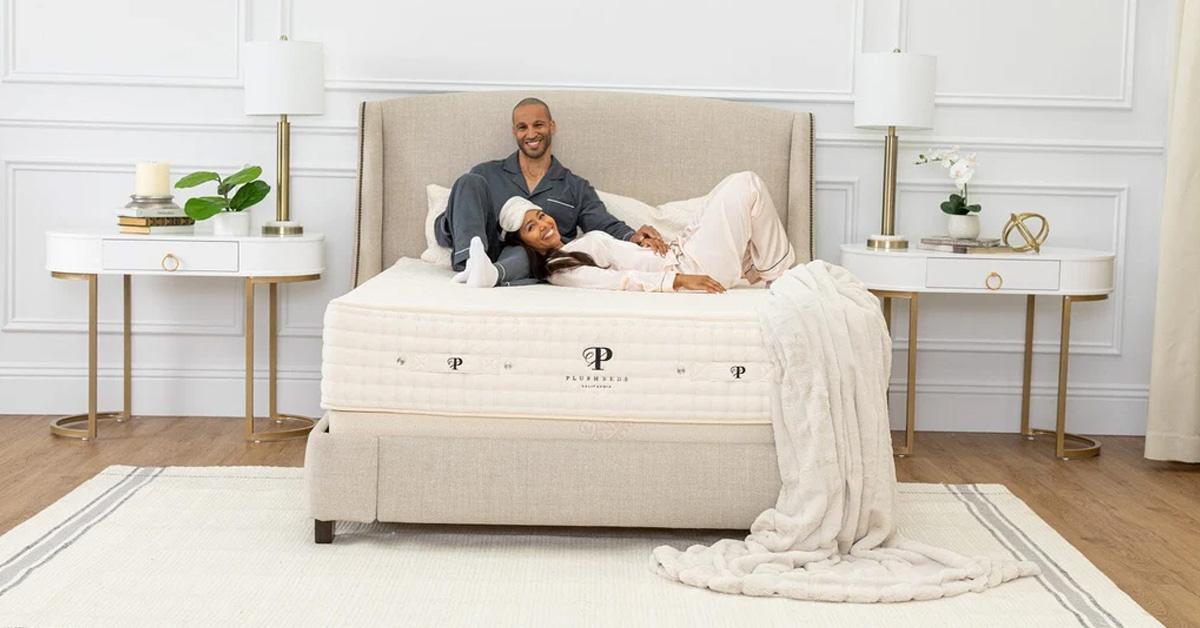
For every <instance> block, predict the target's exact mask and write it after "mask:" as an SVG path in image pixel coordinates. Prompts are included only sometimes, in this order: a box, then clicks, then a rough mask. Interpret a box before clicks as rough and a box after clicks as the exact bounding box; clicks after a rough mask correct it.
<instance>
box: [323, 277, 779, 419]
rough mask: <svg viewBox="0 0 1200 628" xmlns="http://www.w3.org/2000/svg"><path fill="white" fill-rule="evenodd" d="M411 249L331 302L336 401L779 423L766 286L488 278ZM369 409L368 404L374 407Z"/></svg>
mask: <svg viewBox="0 0 1200 628" xmlns="http://www.w3.org/2000/svg"><path fill="white" fill-rule="evenodd" d="M450 275H451V273H450V271H448V270H444V269H440V268H437V267H435V266H432V265H430V264H427V263H425V262H422V261H419V260H413V259H402V260H400V261H399V262H397V263H396V264H395V265H394V266H392V267H391V268H389V269H387V270H385V271H384V272H382V273H380V274H379V275H377V276H375V277H373V278H372V279H370V280H369V281H367V282H366V283H365V284H363V285H362V286H359V287H358V288H356V289H355V290H353V291H352V292H350V293H349V294H347V295H345V296H342V297H340V298H338V299H335V300H334V301H332V302H331V303H330V304H329V307H328V309H326V311H325V332H324V350H323V361H322V367H321V373H322V378H321V403H322V407H323V408H325V409H326V410H329V411H331V414H341V415H345V414H346V413H347V412H366V413H377V414H378V413H393V414H396V413H399V414H405V415H430V416H438V417H480V418H498V419H506V418H507V419H554V420H562V421H570V420H580V421H589V420H599V419H603V420H605V421H608V422H612V421H629V422H647V423H700V424H707V425H745V424H756V425H769V423H770V407H769V405H768V404H769V399H770V397H769V395H768V392H769V391H770V390H771V389H772V387H773V386H775V382H776V381H777V377H776V374H775V372H774V369H773V368H772V367H771V365H770V360H769V358H768V354H767V350H766V348H765V347H764V345H763V340H762V335H761V332H760V330H759V325H758V319H757V314H756V313H755V309H756V307H757V306H758V305H759V304H760V303H761V302H762V300H763V299H764V298H765V297H766V291H764V290H757V289H744V290H731V291H729V292H727V293H725V294H720V295H711V294H690V293H689V294H656V293H635V292H614V291H601V290H582V289H574V288H564V287H557V286H550V285H544V284H543V285H535V286H523V287H506V288H496V289H491V290H479V289H473V288H468V287H465V286H462V285H459V284H454V283H451V282H450V280H449V277H450ZM364 416H366V415H364Z"/></svg>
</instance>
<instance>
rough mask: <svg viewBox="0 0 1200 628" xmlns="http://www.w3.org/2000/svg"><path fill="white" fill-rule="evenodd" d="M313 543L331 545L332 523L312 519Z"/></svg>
mask: <svg viewBox="0 0 1200 628" xmlns="http://www.w3.org/2000/svg"><path fill="white" fill-rule="evenodd" d="M313 541H314V542H316V543H332V542H333V522H332V521H321V520H320V519H313Z"/></svg>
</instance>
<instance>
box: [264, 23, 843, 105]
mask: <svg viewBox="0 0 1200 628" xmlns="http://www.w3.org/2000/svg"><path fill="white" fill-rule="evenodd" d="M850 2H851V3H852V19H851V20H850V23H849V24H848V25H847V26H846V27H847V28H848V29H849V31H850V37H849V39H850V45H849V46H848V49H847V51H846V54H847V57H848V59H847V60H848V64H847V65H848V66H849V72H848V76H847V77H846V87H845V88H844V89H772V88H749V87H730V86H724V85H719V84H718V85H711V84H709V85H682V86H681V85H679V84H672V83H664V84H643V83H619V82H603V83H596V82H571V81H554V82H538V81H528V82H527V81H520V82H505V81H478V80H468V81H464V80H415V79H404V78H387V77H329V76H326V78H325V88H326V89H328V90H330V91H339V92H363V93H376V92H386V93H394V94H398V95H399V94H406V93H411V94H420V93H430V92H472V91H487V90H529V91H538V90H560V89H568V90H601V91H622V92H647V93H655V94H675V95H680V96H700V97H705V98H725V99H730V100H751V101H758V102H828V103H853V102H854V68H855V61H856V57H857V55H858V53H859V52H861V51H862V49H863V30H864V26H865V24H864V8H863V3H864V0H850ZM287 5H288V6H287V9H286V10H285V14H286V18H285V19H286V24H287V27H286V30H287V32H289V33H294V32H296V28H295V24H296V23H297V22H298V21H302V16H300V17H298V16H297V13H298V11H296V10H295V8H294V7H293V6H292V5H294V2H291V0H287Z"/></svg>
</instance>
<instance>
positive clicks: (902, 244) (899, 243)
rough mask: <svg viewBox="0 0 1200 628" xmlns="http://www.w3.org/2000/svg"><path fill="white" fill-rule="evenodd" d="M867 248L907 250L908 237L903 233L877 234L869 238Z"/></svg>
mask: <svg viewBox="0 0 1200 628" xmlns="http://www.w3.org/2000/svg"><path fill="white" fill-rule="evenodd" d="M867 248H869V249H874V250H876V251H906V250H908V238H905V237H904V236H902V235H880V234H875V235H873V236H870V237H868V238H867Z"/></svg>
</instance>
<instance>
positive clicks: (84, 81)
mask: <svg viewBox="0 0 1200 628" xmlns="http://www.w3.org/2000/svg"><path fill="white" fill-rule="evenodd" d="M16 2H17V0H0V21H2V22H3V24H4V26H3V32H2V35H3V37H4V46H3V52H2V54H3V61H2V62H0V83H52V84H65V85H120V86H126V87H226V88H233V87H236V88H241V87H242V50H243V46H242V44H243V42H245V41H246V37H247V36H248V34H249V33H248V29H247V23H248V21H249V17H248V8H247V5H248V0H236V3H237V4H236V11H235V13H236V15H235V16H234V20H235V26H234V41H233V42H232V43H233V46H234V68H233V70H234V71H233V74H232V76H229V75H221V76H173V75H165V74H164V75H156V74H147V75H136V74H87V73H66V72H24V71H21V70H20V69H19V68H17V67H16V28H17V27H16V19H15V16H16Z"/></svg>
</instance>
